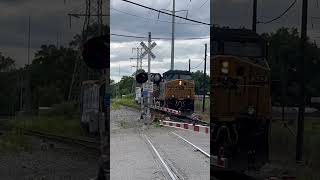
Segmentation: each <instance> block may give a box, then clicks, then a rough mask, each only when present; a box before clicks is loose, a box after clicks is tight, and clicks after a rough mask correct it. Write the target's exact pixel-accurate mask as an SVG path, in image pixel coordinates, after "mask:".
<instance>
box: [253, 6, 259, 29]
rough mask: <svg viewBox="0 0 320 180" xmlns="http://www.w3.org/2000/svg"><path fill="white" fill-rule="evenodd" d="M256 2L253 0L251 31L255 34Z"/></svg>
mask: <svg viewBox="0 0 320 180" xmlns="http://www.w3.org/2000/svg"><path fill="white" fill-rule="evenodd" d="M257 6H258V3H257V0H253V12H252V31H254V32H257Z"/></svg>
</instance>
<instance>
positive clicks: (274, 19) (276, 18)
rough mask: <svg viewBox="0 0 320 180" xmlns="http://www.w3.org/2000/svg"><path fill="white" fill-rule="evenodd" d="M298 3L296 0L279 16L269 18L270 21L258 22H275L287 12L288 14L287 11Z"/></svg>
mask: <svg viewBox="0 0 320 180" xmlns="http://www.w3.org/2000/svg"><path fill="white" fill-rule="evenodd" d="M296 3H297V0H295V1H294V2H293V3H292V4H291V5H290V6H289V7H288V8H287V9H286V10H285V11H284V12H282V13H281V14H280V15H279V16H277V17H275V18H273V19H271V20H269V21H265V22H262V21H260V22H257V23H262V24H269V23H272V22H274V21H276V20H278V19H280V18H282V17H283V16H284V15H285V14H287V12H289V11H290V9H291V8H292V7H293V6H294V5H295V4H296Z"/></svg>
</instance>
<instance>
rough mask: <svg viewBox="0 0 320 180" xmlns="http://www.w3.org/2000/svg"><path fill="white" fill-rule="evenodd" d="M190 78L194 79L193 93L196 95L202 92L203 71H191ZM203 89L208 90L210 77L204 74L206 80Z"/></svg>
mask: <svg viewBox="0 0 320 180" xmlns="http://www.w3.org/2000/svg"><path fill="white" fill-rule="evenodd" d="M191 76H192V79H193V80H194V83H195V93H196V94H198V95H202V94H203V82H204V81H203V76H204V73H203V71H199V70H198V71H196V72H192V73H191ZM205 90H206V92H208V91H210V77H209V76H208V75H206V80H205Z"/></svg>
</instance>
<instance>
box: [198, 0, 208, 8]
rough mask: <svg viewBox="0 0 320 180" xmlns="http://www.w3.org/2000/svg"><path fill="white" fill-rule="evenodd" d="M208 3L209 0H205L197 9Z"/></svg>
mask: <svg viewBox="0 0 320 180" xmlns="http://www.w3.org/2000/svg"><path fill="white" fill-rule="evenodd" d="M208 1H209V0H206V1H205V2H204V3H203V4H202V5H201V6H200V7H199V9H200V8H202V7H203V6H204V5H205V4H206V3H207V2H208Z"/></svg>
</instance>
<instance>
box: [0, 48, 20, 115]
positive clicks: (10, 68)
mask: <svg viewBox="0 0 320 180" xmlns="http://www.w3.org/2000/svg"><path fill="white" fill-rule="evenodd" d="M17 72H18V71H17V70H16V69H15V61H14V60H13V59H12V58H11V57H5V56H3V55H2V53H1V52H0V84H1V85H0V115H12V114H14V112H15V110H16V108H17V104H18V102H19V101H18V96H17V82H18V81H17V80H18V73H17Z"/></svg>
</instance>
